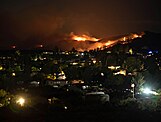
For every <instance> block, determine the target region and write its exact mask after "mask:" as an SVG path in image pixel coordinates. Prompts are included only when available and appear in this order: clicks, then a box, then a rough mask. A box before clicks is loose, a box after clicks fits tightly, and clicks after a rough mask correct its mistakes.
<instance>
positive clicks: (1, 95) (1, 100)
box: [0, 89, 11, 107]
mask: <svg viewBox="0 0 161 122" xmlns="http://www.w3.org/2000/svg"><path fill="white" fill-rule="evenodd" d="M10 99H11V98H10V94H9V93H8V92H6V91H5V90H3V89H0V107H3V106H7V105H8V104H10Z"/></svg>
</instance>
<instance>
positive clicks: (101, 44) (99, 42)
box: [69, 32, 144, 51]
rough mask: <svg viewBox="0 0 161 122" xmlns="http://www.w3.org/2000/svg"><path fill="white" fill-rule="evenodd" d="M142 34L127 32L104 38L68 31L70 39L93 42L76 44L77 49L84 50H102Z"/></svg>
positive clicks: (127, 41)
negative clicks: (117, 36)
mask: <svg viewBox="0 0 161 122" xmlns="http://www.w3.org/2000/svg"><path fill="white" fill-rule="evenodd" d="M143 35H144V33H143V32H142V33H140V34H136V33H131V34H128V35H126V36H122V37H120V38H116V39H113V40H108V39H107V40H105V39H103V38H95V37H92V36H89V35H85V34H83V35H75V34H74V33H73V32H72V33H70V35H69V36H70V39H71V40H73V41H77V42H89V41H90V42H93V43H81V46H82V45H83V47H81V46H79V45H76V46H77V50H78V51H85V50H93V49H97V48H99V49H100V50H103V49H104V48H109V47H112V46H114V45H116V44H118V43H120V44H127V43H129V42H131V41H133V39H136V38H142V36H143Z"/></svg>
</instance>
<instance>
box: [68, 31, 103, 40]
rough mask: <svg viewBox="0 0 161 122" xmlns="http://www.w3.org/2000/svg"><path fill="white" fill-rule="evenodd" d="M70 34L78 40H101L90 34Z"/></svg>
mask: <svg viewBox="0 0 161 122" xmlns="http://www.w3.org/2000/svg"><path fill="white" fill-rule="evenodd" d="M70 36H71V37H72V39H73V40H76V41H94V42H97V41H99V40H100V39H97V38H95V37H91V36H88V35H85V34H83V35H75V34H74V33H71V34H70Z"/></svg>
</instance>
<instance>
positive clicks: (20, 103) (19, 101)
mask: <svg viewBox="0 0 161 122" xmlns="http://www.w3.org/2000/svg"><path fill="white" fill-rule="evenodd" d="M16 103H17V104H19V105H20V106H24V104H25V99H24V98H22V97H20V98H19V99H18V100H17V101H16Z"/></svg>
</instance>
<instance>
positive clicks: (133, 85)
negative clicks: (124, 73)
mask: <svg viewBox="0 0 161 122" xmlns="http://www.w3.org/2000/svg"><path fill="white" fill-rule="evenodd" d="M131 87H132V91H133V94H132V97H133V98H135V89H134V88H135V84H134V83H133V84H131Z"/></svg>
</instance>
